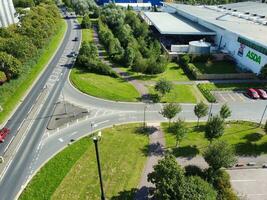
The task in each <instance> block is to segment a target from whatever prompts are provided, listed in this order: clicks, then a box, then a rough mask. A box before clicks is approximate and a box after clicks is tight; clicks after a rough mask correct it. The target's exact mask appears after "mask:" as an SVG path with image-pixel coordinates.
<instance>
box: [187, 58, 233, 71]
mask: <svg viewBox="0 0 267 200" xmlns="http://www.w3.org/2000/svg"><path fill="white" fill-rule="evenodd" d="M191 64H192V63H191ZM193 65H194V66H195V67H196V68H198V69H199V71H200V72H201V73H203V74H226V73H237V71H236V70H235V65H234V64H232V63H230V62H227V61H216V62H213V63H208V62H206V63H203V62H197V63H194V64H193Z"/></svg>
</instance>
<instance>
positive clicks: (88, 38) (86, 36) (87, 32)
mask: <svg viewBox="0 0 267 200" xmlns="http://www.w3.org/2000/svg"><path fill="white" fill-rule="evenodd" d="M82 20H83V18H82V17H77V21H78V22H79V23H80V24H81V23H82ZM82 41H83V42H92V41H93V30H92V29H82Z"/></svg>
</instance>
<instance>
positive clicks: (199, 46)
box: [188, 40, 211, 54]
mask: <svg viewBox="0 0 267 200" xmlns="http://www.w3.org/2000/svg"><path fill="white" fill-rule="evenodd" d="M210 47H211V44H210V43H208V42H205V41H202V40H200V41H191V42H189V51H188V53H190V54H209V53H210Z"/></svg>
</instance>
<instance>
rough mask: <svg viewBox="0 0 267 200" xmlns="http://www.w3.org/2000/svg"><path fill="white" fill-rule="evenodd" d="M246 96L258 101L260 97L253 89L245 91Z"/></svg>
mask: <svg viewBox="0 0 267 200" xmlns="http://www.w3.org/2000/svg"><path fill="white" fill-rule="evenodd" d="M247 94H248V96H250V97H251V98H252V99H259V98H260V96H259V94H258V93H257V92H256V90H255V89H253V88H249V89H248V91H247Z"/></svg>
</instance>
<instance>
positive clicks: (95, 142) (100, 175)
mask: <svg viewBox="0 0 267 200" xmlns="http://www.w3.org/2000/svg"><path fill="white" fill-rule="evenodd" d="M100 139H101V132H98V136H97V137H96V136H95V137H93V141H94V144H95V153H96V160H97V168H98V175H99V181H100V190H101V200H105V194H104V189H103V181H102V174H101V167H100V159H99V152H98V141H100Z"/></svg>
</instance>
